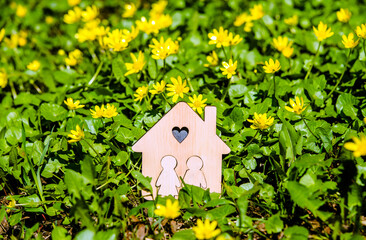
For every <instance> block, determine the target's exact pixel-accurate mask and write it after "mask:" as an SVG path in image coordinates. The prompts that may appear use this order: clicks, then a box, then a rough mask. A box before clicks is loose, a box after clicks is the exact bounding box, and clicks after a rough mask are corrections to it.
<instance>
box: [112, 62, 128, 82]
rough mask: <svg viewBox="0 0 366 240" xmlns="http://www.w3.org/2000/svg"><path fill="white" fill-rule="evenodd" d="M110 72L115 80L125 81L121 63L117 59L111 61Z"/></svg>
mask: <svg viewBox="0 0 366 240" xmlns="http://www.w3.org/2000/svg"><path fill="white" fill-rule="evenodd" d="M112 71H113V74H114V76H115V78H116V79H117V80H121V79H125V76H124V69H123V62H122V60H121V59H119V58H115V59H113V61H112Z"/></svg>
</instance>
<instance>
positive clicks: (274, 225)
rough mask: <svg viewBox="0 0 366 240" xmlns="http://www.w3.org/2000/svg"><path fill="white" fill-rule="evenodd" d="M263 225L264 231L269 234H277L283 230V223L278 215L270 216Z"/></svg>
mask: <svg viewBox="0 0 366 240" xmlns="http://www.w3.org/2000/svg"><path fill="white" fill-rule="evenodd" d="M265 224H266V230H267V232H268V233H269V234H272V233H279V232H281V231H282V229H283V221H282V219H281V218H280V214H279V213H277V214H275V215H272V216H271V217H270V218H268V219H267V220H266V221H265Z"/></svg>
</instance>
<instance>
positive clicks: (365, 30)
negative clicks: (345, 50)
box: [356, 24, 366, 39]
mask: <svg viewBox="0 0 366 240" xmlns="http://www.w3.org/2000/svg"><path fill="white" fill-rule="evenodd" d="M356 34H357V37H359V38H363V39H366V24H361V26H357V28H356Z"/></svg>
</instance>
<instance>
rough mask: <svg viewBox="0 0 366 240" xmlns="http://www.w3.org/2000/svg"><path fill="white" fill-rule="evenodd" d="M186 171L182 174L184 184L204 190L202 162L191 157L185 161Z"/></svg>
mask: <svg viewBox="0 0 366 240" xmlns="http://www.w3.org/2000/svg"><path fill="white" fill-rule="evenodd" d="M187 167H188V169H187V171H186V173H185V174H184V178H183V180H184V182H185V183H186V184H190V185H194V186H197V187H201V188H203V189H205V188H206V187H207V183H206V178H205V175H204V174H203V172H202V170H201V169H202V167H203V162H202V159H201V158H200V157H197V156H193V157H190V158H189V159H188V160H187Z"/></svg>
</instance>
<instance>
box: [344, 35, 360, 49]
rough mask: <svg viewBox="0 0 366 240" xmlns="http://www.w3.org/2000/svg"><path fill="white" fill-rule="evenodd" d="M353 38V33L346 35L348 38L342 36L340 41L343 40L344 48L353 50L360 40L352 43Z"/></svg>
mask: <svg viewBox="0 0 366 240" xmlns="http://www.w3.org/2000/svg"><path fill="white" fill-rule="evenodd" d="M353 37H354V35H353V33H350V34H348V37H347V36H346V35H343V36H342V39H343V40H342V43H343V45H344V47H345V48H354V47H356V46H357V44H358V42H359V41H360V39H357V41H354V40H353Z"/></svg>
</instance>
